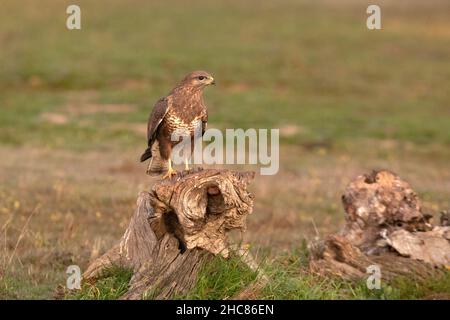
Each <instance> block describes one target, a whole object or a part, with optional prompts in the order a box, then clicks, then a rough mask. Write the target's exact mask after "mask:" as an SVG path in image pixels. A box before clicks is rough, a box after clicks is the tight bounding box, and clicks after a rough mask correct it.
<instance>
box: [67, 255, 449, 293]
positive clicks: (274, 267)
mask: <svg viewBox="0 0 450 320" xmlns="http://www.w3.org/2000/svg"><path fill="white" fill-rule="evenodd" d="M307 264H308V252H307V250H306V249H305V248H304V247H301V248H298V249H296V250H293V251H292V252H291V253H289V254H285V255H282V256H280V257H278V258H277V259H276V260H274V261H270V262H269V261H265V262H263V263H261V268H262V270H264V272H265V273H266V274H267V276H268V277H269V279H270V280H269V283H268V284H267V285H266V286H265V287H264V288H262V290H261V291H260V292H258V293H257V294H256V296H255V297H256V298H258V299H275V300H280V299H285V300H298V299H300V300H317V299H357V300H360V299H376V300H379V299H381V300H386V299H389V300H392V299H395V300H399V299H400V300H401V299H448V298H449V297H450V296H449V292H450V272H447V273H445V274H444V275H442V276H438V277H434V278H429V279H426V280H421V281H418V280H414V279H411V278H405V277H399V278H397V279H394V280H393V281H391V282H390V283H385V282H383V280H382V282H381V288H380V289H368V288H367V285H366V283H365V281H361V282H359V283H354V282H349V281H344V280H342V279H338V278H325V277H321V276H317V275H313V274H311V273H309V272H308V270H307ZM131 275H132V272H131V271H130V270H126V269H121V268H113V269H111V270H109V271H108V272H107V274H106V275H105V277H104V278H102V279H101V280H99V281H97V282H96V283H95V284H84V285H83V286H82V289H81V290H80V291H72V292H69V293H68V294H67V295H66V297H65V298H66V299H100V300H113V299H117V298H119V297H120V296H121V295H122V294H124V293H125V292H126V291H127V288H128V283H129V280H130V278H131ZM255 281H256V273H255V272H253V271H252V270H250V269H249V268H248V267H247V266H246V265H245V264H244V263H243V262H242V261H241V260H240V259H239V258H238V257H235V256H234V257H231V258H229V259H224V258H222V257H219V256H218V257H215V258H214V259H213V260H212V261H211V263H208V264H206V265H205V266H203V267H202V269H201V270H200V272H199V275H198V280H197V283H196V285H195V287H194V288H193V289H192V290H191V291H190V292H188V293H187V294H185V295H181V296H176V297H175V299H188V300H190V299H195V300H198V299H200V300H208V299H211V300H214V299H230V298H233V297H235V296H236V295H237V294H238V293H239V292H241V291H242V290H243V289H244V288H246V287H247V286H250V285H251V284H252V283H254V282H255Z"/></svg>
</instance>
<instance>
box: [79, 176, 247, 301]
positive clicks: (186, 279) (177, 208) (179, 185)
mask: <svg viewBox="0 0 450 320" xmlns="http://www.w3.org/2000/svg"><path fill="white" fill-rule="evenodd" d="M253 178H254V174H253V173H252V172H244V173H240V172H235V171H229V170H214V169H211V170H202V169H197V170H191V171H189V172H186V171H185V172H182V173H179V174H178V175H176V176H175V177H173V178H171V179H166V180H161V181H158V182H157V183H155V184H154V185H153V187H152V189H151V191H150V192H141V193H140V194H139V197H138V199H137V208H136V211H135V213H134V215H133V216H132V218H131V221H130V223H129V226H128V228H127V229H126V231H125V233H124V235H123V236H122V238H121V240H120V241H119V243H118V244H117V245H116V246H114V247H113V248H112V249H110V250H109V251H108V252H106V253H105V254H104V255H103V256H101V257H99V258H98V259H96V260H95V261H93V262H92V263H91V264H90V265H89V267H88V268H87V270H86V271H85V272H84V274H83V279H84V281H87V282H94V281H96V279H98V278H101V277H102V275H104V273H105V271H106V270H108V268H109V267H111V266H121V267H125V268H129V269H132V270H133V276H132V278H131V280H130V284H129V289H128V292H127V293H126V294H125V295H124V296H122V299H142V298H154V299H167V298H171V297H174V296H177V295H181V294H184V293H186V292H188V291H189V290H190V289H191V288H192V287H193V286H194V285H195V283H196V279H197V273H198V271H199V270H200V268H201V266H202V265H203V264H204V263H206V262H207V261H208V260H209V259H211V258H212V257H213V256H214V255H217V254H221V255H223V256H225V257H227V256H228V255H229V254H230V249H231V246H230V245H229V244H228V241H227V240H228V239H227V233H228V232H229V231H230V230H232V229H240V230H241V231H245V229H246V219H247V216H248V214H250V213H251V212H252V209H253V195H252V194H250V193H249V192H248V191H247V186H248V184H249V183H250V182H251V180H253Z"/></svg>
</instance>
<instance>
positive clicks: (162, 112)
mask: <svg viewBox="0 0 450 320" xmlns="http://www.w3.org/2000/svg"><path fill="white" fill-rule="evenodd" d="M167 110H169V99H168V98H167V97H166V98H161V99H159V100H158V102H156V104H155V106H154V107H153V110H152V113H151V114H150V117H149V118H148V124H147V145H148V147H147V149H146V150H145V151H144V153H143V154H142V155H141V162H143V161H145V160H147V159H149V158H151V157H152V145H153V142H154V141H155V137H156V132H157V130H158V127H159V126H160V124H161V122H162V121H163V120H164V117H165V116H166V114H167Z"/></svg>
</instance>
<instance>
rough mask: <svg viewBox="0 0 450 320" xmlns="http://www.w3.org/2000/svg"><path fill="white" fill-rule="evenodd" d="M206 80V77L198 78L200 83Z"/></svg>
mask: <svg viewBox="0 0 450 320" xmlns="http://www.w3.org/2000/svg"><path fill="white" fill-rule="evenodd" d="M205 79H206V77H204V76H199V77H198V80H200V81H202V80H205Z"/></svg>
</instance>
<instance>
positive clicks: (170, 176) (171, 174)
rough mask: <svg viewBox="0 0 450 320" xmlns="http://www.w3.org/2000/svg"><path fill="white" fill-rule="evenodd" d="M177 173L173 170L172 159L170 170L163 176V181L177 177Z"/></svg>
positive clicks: (170, 160)
mask: <svg viewBox="0 0 450 320" xmlns="http://www.w3.org/2000/svg"><path fill="white" fill-rule="evenodd" d="M176 174H177V172H176V171H175V170H174V169H173V168H172V159H170V158H169V169H168V170H167V172H166V174H165V175H164V176H163V179H165V178H169V179H170V178H172V176H174V175H176Z"/></svg>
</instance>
